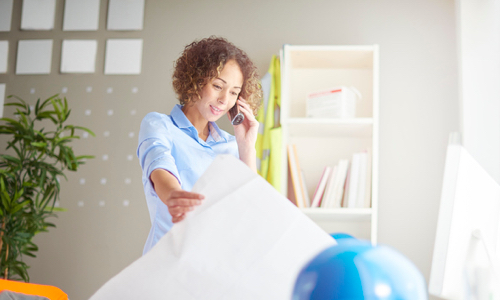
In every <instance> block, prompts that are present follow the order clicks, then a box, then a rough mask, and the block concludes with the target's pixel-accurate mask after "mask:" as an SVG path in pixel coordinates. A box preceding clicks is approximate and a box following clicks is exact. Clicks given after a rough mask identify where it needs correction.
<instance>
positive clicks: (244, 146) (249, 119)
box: [228, 98, 259, 172]
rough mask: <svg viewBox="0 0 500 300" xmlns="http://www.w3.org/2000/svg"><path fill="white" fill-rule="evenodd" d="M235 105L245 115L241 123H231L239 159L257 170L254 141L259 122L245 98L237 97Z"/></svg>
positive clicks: (255, 140)
mask: <svg viewBox="0 0 500 300" xmlns="http://www.w3.org/2000/svg"><path fill="white" fill-rule="evenodd" d="M236 105H239V109H240V112H241V113H243V115H244V116H245V120H243V122H241V124H239V125H233V127H234V135H235V137H236V143H237V144H238V152H239V155H240V160H241V161H243V162H244V163H245V164H246V165H247V166H248V167H250V169H252V170H254V171H255V172H257V162H256V159H257V154H256V151H255V143H256V142H257V133H258V132H259V122H258V121H257V120H256V119H255V116H254V115H253V112H252V109H251V108H250V105H248V103H247V102H246V101H245V99H242V98H238V100H237V103H236ZM228 116H229V113H228Z"/></svg>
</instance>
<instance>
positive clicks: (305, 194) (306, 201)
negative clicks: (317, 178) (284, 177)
mask: <svg viewBox="0 0 500 300" xmlns="http://www.w3.org/2000/svg"><path fill="white" fill-rule="evenodd" d="M300 183H301V186H300V188H301V189H302V196H303V197H304V204H305V207H311V199H310V198H309V193H308V192H307V185H306V177H305V176H304V172H303V171H302V170H301V171H300Z"/></svg>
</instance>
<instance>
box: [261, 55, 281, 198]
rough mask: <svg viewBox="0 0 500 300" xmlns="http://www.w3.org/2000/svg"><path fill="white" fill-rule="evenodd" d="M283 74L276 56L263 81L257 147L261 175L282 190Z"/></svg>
mask: <svg viewBox="0 0 500 300" xmlns="http://www.w3.org/2000/svg"><path fill="white" fill-rule="evenodd" d="M280 76H281V73H280V61H279V58H278V57H277V56H276V55H273V57H272V59H271V63H270V65H269V69H268V71H267V73H266V75H264V77H263V78H262V80H261V83H262V90H263V92H264V104H263V105H262V107H261V108H260V110H259V113H258V115H257V120H258V121H259V123H260V124H259V134H258V136H257V143H256V147H255V148H256V150H257V169H258V171H259V174H260V175H261V176H262V177H264V178H265V179H266V180H267V181H268V182H269V183H270V184H271V185H272V186H274V187H275V188H276V189H277V190H278V191H280V192H281V124H280V117H279V112H280V106H281V77H280Z"/></svg>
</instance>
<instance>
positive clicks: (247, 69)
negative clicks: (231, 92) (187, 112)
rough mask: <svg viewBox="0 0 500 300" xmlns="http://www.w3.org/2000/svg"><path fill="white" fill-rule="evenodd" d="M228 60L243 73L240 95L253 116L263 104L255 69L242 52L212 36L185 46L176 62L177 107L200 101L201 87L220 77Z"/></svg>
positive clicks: (175, 87)
mask: <svg viewBox="0 0 500 300" xmlns="http://www.w3.org/2000/svg"><path fill="white" fill-rule="evenodd" d="M229 60H235V61H236V62H237V63H238V65H239V67H240V70H241V72H242V73H243V86H242V88H241V92H240V96H241V97H242V98H243V99H245V100H246V101H247V102H248V104H249V105H250V107H251V108H252V110H253V113H254V115H256V114H257V110H258V109H259V107H260V105H261V102H262V89H261V86H260V79H259V76H258V73H257V67H256V66H255V65H254V64H253V62H252V61H251V60H250V58H249V57H248V55H247V54H246V53H245V52H244V51H242V50H241V49H239V48H237V47H236V46H234V45H233V44H232V43H230V42H228V41H227V40H226V39H224V38H221V37H215V36H211V37H209V38H205V39H202V40H199V41H194V42H193V43H191V44H189V45H187V46H186V47H185V48H184V51H183V52H182V55H181V56H180V57H179V58H178V59H177V61H176V62H175V66H174V74H173V75H172V84H173V86H174V91H175V93H176V94H177V97H178V98H179V101H180V104H181V105H185V104H188V103H190V102H194V101H196V100H198V99H200V98H201V96H200V92H201V90H202V88H203V87H204V86H205V85H206V84H208V83H209V82H211V81H212V80H213V79H215V78H216V77H218V76H219V75H220V72H221V71H222V69H223V68H224V66H225V64H226V63H227V62H228V61H229Z"/></svg>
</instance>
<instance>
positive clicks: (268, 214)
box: [91, 155, 335, 300]
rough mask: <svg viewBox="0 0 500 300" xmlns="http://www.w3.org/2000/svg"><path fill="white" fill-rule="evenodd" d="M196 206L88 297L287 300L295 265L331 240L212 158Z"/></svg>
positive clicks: (284, 202)
mask: <svg viewBox="0 0 500 300" xmlns="http://www.w3.org/2000/svg"><path fill="white" fill-rule="evenodd" d="M193 191H195V192H198V193H201V194H203V195H205V199H204V200H203V201H204V202H203V204H202V205H200V206H199V207H197V208H196V209H195V210H194V211H192V212H190V213H189V214H188V215H187V217H186V219H185V220H183V221H182V222H180V223H177V224H175V225H174V226H173V228H172V229H171V230H170V231H169V232H168V233H167V234H166V235H165V236H164V237H163V238H162V239H161V240H160V241H159V242H158V244H157V245H156V246H155V247H153V248H152V249H151V250H150V251H149V252H148V253H147V254H146V255H144V256H143V257H141V258H139V259H138V260H136V261H135V262H134V263H132V264H131V265H130V266H128V267H127V268H125V269H124V270H123V271H122V272H120V273H119V274H118V275H116V276H115V277H114V278H112V279H111V280H110V281H108V282H107V283H106V284H105V285H104V286H103V287H101V288H100V289H99V290H98V291H97V292H96V293H95V294H94V295H93V296H92V297H91V300H101V299H102V300H104V299H121V300H129V299H130V300H132V299H134V300H135V299H145V300H147V299H183V300H194V299H204V300H211V299H218V300H234V299H238V300H245V299H273V300H281V299H283V300H285V299H286V300H290V299H291V296H292V292H293V287H294V284H295V280H296V278H297V276H298V274H299V272H300V270H301V269H302V268H303V267H304V266H305V264H306V263H307V262H309V261H310V260H311V259H312V258H313V257H315V256H316V255H317V254H318V253H320V252H321V251H322V250H324V249H325V248H327V247H329V246H332V245H335V241H334V240H333V239H332V238H331V237H330V236H329V235H328V234H327V233H325V232H324V231H323V230H322V229H321V228H319V227H318V226H317V225H316V224H315V223H314V222H313V221H311V220H310V219H309V218H308V217H307V216H305V215H304V214H303V213H302V212H301V211H300V210H299V209H298V208H297V207H295V206H294V205H293V204H292V203H291V202H290V201H289V200H288V199H286V198H285V197H283V196H282V195H281V194H280V193H279V192H278V191H276V189H274V188H273V187H272V186H271V185H270V184H269V183H267V182H266V181H265V180H264V179H263V178H262V177H260V176H258V175H257V174H256V173H254V172H253V171H251V170H250V169H249V168H248V167H247V166H246V165H244V164H243V163H242V162H241V161H239V160H238V159H236V158H235V157H233V156H229V155H223V156H218V157H217V158H216V159H215V161H214V162H213V163H212V165H211V166H210V167H209V168H208V170H207V171H206V172H205V173H204V174H203V176H202V177H201V178H200V179H199V180H198V182H197V183H196V184H195V186H194V187H193Z"/></svg>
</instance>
